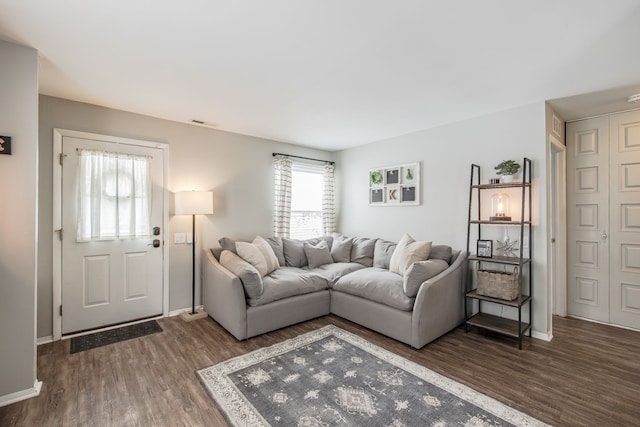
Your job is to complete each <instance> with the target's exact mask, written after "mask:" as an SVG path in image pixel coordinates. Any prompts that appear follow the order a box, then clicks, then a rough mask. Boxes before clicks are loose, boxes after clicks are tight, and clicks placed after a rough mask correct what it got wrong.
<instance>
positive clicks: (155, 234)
mask: <svg viewBox="0 0 640 427" xmlns="http://www.w3.org/2000/svg"><path fill="white" fill-rule="evenodd" d="M153 235H154V236H159V235H160V227H153Z"/></svg>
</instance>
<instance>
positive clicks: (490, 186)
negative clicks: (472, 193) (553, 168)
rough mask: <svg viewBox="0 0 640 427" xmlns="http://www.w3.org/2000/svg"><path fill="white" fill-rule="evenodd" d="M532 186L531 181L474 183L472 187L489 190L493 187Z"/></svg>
mask: <svg viewBox="0 0 640 427" xmlns="http://www.w3.org/2000/svg"><path fill="white" fill-rule="evenodd" d="M523 184H524V186H525V187H531V183H530V182H524V183H523V182H512V183H508V184H507V183H502V184H473V185H472V186H471V188H478V189H480V190H488V189H493V188H522V186H523Z"/></svg>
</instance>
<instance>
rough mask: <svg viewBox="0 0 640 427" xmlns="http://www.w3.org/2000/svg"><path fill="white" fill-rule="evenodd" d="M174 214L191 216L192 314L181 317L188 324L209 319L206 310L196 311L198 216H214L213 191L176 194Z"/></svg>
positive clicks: (187, 313) (186, 313)
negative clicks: (204, 318) (205, 318)
mask: <svg viewBox="0 0 640 427" xmlns="http://www.w3.org/2000/svg"><path fill="white" fill-rule="evenodd" d="M174 202H175V203H174V213H175V214H176V215H191V312H184V313H182V314H181V315H180V316H181V317H182V318H183V319H184V320H186V321H187V322H189V321H191V320H196V319H201V318H203V317H207V313H206V312H205V311H204V310H198V311H196V215H211V214H213V193H212V192H211V191H180V192H177V193H175V200H174Z"/></svg>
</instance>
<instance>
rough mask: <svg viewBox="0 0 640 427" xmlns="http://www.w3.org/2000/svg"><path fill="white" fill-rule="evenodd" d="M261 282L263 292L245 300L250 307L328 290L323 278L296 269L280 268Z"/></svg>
mask: <svg viewBox="0 0 640 427" xmlns="http://www.w3.org/2000/svg"><path fill="white" fill-rule="evenodd" d="M262 282H263V287H264V291H263V292H262V295H259V296H258V297H255V298H249V299H247V303H248V304H249V305H250V306H258V305H264V304H268V303H270V302H273V301H277V300H281V299H284V298H289V297H292V296H296V295H304V294H309V293H312V292H317V291H322V290H325V289H327V288H328V283H327V280H326V279H325V278H324V277H322V276H320V275H318V274H315V273H313V272H309V271H306V270H303V269H301V268H296V267H281V268H279V269H277V270H274V271H273V272H272V273H270V274H268V275H266V276H265V277H263V279H262Z"/></svg>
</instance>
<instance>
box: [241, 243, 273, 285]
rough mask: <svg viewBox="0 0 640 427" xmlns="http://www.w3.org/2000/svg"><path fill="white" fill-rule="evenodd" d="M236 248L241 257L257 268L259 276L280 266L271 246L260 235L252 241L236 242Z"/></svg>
mask: <svg viewBox="0 0 640 427" xmlns="http://www.w3.org/2000/svg"><path fill="white" fill-rule="evenodd" d="M236 250H237V251H238V255H240V257H241V258H242V259H244V260H245V261H247V262H248V263H249V264H251V265H253V266H254V267H255V268H256V270H258V272H259V273H260V276H261V277H264V276H266V275H267V274H269V273H271V272H272V271H273V270H275V269H276V268H278V267H280V265H279V264H278V259H277V258H276V256H275V254H274V253H273V250H272V249H271V246H270V245H269V243H267V242H266V241H265V240H264V239H263V238H262V237H260V236H258V237H256V239H254V241H253V243H246V242H236ZM265 254H266V255H265Z"/></svg>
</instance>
